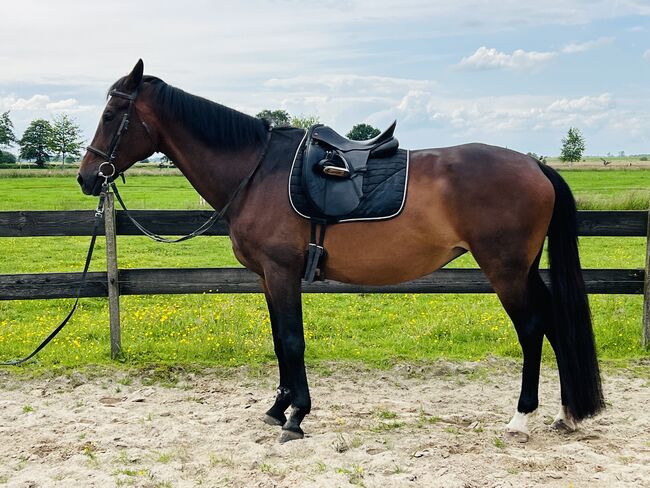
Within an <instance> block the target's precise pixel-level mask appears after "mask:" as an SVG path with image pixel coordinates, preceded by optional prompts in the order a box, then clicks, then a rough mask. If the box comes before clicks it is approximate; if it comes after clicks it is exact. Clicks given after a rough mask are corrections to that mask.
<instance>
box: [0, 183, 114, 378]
mask: <svg viewBox="0 0 650 488" xmlns="http://www.w3.org/2000/svg"><path fill="white" fill-rule="evenodd" d="M100 175H101V173H100ZM102 176H103V175H102ZM107 191H108V177H106V176H104V183H103V184H102V192H101V193H100V195H99V202H98V203H97V209H96V210H95V225H94V226H93V233H92V237H91V238H90V246H89V247H88V253H87V254H86V264H84V270H83V273H82V274H81V282H80V283H79V288H77V293H76V299H75V301H74V305H72V308H71V309H70V311H69V312H68V315H66V317H65V318H64V319H63V322H61V323H60V324H59V326H58V327H57V328H56V329H54V330H53V331H52V332H51V333H50V335H48V336H47V337H46V338H45V340H44V341H43V342H41V344H40V345H39V346H38V347H37V348H36V349H34V351H33V352H32V353H31V354H30V355H29V356H26V357H24V358H22V359H13V360H11V361H4V362H0V366H18V365H19V364H22V363H24V362H25V361H29V360H30V359H31V358H33V357H34V356H36V355H37V354H38V353H39V352H40V351H41V349H43V348H44V347H45V346H47V345H48V344H49V343H50V341H52V339H54V338H55V337H56V335H57V334H58V333H59V332H61V330H62V329H63V327H65V325H66V324H67V323H68V321H69V320H70V319H71V318H72V314H74V312H75V310H76V309H77V305H78V304H79V298H81V290H83V287H84V285H85V284H86V277H87V275H88V268H90V261H91V260H92V257H93V250H94V249H95V242H96V241H97V234H98V233H99V224H100V222H101V221H102V220H103V217H104V202H105V201H106V193H107Z"/></svg>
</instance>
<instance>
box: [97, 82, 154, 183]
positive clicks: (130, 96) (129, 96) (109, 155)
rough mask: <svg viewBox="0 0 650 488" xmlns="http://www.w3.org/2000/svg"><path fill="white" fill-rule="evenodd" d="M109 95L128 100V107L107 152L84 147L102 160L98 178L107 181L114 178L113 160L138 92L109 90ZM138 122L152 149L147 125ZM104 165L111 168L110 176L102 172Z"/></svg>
mask: <svg viewBox="0 0 650 488" xmlns="http://www.w3.org/2000/svg"><path fill="white" fill-rule="evenodd" d="M109 95H110V96H111V97H119V98H124V99H125V100H128V101H129V106H128V108H127V109H126V112H125V113H124V115H122V121H121V122H120V126H119V127H118V129H117V132H116V133H115V134H114V135H113V139H111V143H110V145H109V146H108V150H107V151H106V152H104V151H102V150H101V149H97V148H96V147H93V146H88V147H86V150H87V151H88V152H91V153H93V154H96V155H97V156H99V157H100V158H103V159H104V162H103V163H102V164H100V165H99V176H100V177H102V178H107V179H108V178H113V177H114V176H115V173H116V169H115V165H114V163H115V158H116V157H117V150H118V149H119V147H120V141H121V139H122V135H123V134H124V133H125V132H126V131H127V130H129V120H130V118H131V113H132V112H133V107H134V103H135V99H136V97H137V96H138V90H137V89H136V90H135V91H134V92H133V93H124V92H121V91H119V90H111V91H110V92H109ZM140 122H141V123H142V126H143V127H144V129H145V130H146V131H147V135H148V136H149V139H150V140H151V144H152V147H153V145H154V142H153V137H152V136H151V132H150V131H149V127H147V124H145V123H144V121H142V120H141V121H140ZM104 165H107V166H108V167H109V168H112V173H111V174H106V173H104V172H103V170H102V167H103V166H104ZM109 170H110V169H109Z"/></svg>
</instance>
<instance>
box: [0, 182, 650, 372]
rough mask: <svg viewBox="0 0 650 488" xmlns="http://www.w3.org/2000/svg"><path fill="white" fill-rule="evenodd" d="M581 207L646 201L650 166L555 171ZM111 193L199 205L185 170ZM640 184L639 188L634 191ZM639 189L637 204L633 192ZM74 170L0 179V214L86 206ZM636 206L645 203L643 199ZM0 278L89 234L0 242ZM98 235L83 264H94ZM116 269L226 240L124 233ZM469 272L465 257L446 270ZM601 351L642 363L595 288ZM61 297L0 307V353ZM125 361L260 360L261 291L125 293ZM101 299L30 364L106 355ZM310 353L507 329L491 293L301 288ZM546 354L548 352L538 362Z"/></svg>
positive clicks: (437, 345)
mask: <svg viewBox="0 0 650 488" xmlns="http://www.w3.org/2000/svg"><path fill="white" fill-rule="evenodd" d="M562 174H563V175H564V176H565V178H566V179H567V181H568V182H569V184H570V185H571V186H572V188H573V189H574V191H575V193H576V195H577V196H578V198H579V199H580V201H581V202H583V203H584V202H590V203H589V204H588V205H585V206H586V207H587V208H608V207H613V208H620V207H618V205H620V204H621V203H625V202H628V203H629V202H633V203H634V205H638V206H639V207H636V206H633V207H632V208H647V195H646V196H645V201H644V200H643V194H644V193H647V190H648V188H650V171H648V170H635V171H624V170H616V171H564V172H563V173H562ZM121 188H122V190H121V192H122V193H123V195H124V198H125V199H126V201H127V203H128V204H129V205H130V207H132V208H180V209H189V208H199V207H198V196H197V195H196V193H195V192H194V190H192V189H191V188H190V186H189V184H188V183H187V182H186V180H185V179H184V178H182V177H178V176H134V177H132V178H130V179H129V180H128V182H127V185H126V186H124V185H122V186H121ZM644 190H645V191H644ZM637 195H638V198H637ZM95 204H96V199H94V198H89V197H85V196H83V195H82V194H81V193H80V191H79V189H78V186H77V184H76V182H75V181H74V178H73V177H67V178H56V177H41V178H0V210H28V209H30V210H51V209H57V210H69V209H91V208H94V206H95ZM644 204H645V207H643V205H644ZM0 245H1V246H2V253H1V257H0V273H23V272H46V271H78V270H80V267H81V265H82V259H83V255H84V253H85V250H86V248H87V245H88V238H59V237H57V238H21V239H13V238H3V239H0ZM644 246H645V240H644V239H643V238H624V239H619V238H604V237H603V238H584V239H582V240H581V252H582V261H583V266H584V267H592V268H595V267H605V268H606V267H612V268H614V267H622V268H641V267H643V261H644V249H645V247H644ZM103 251H104V243H103V241H102V240H100V242H99V243H98V247H97V254H96V256H95V258H94V260H93V265H92V269H95V270H101V269H104V268H105V264H104V255H103ZM118 254H119V263H120V267H123V268H129V267H201V266H214V267H216V266H236V265H238V263H237V262H236V260H235V259H234V256H233V255H232V252H231V251H230V244H229V240H228V239H227V238H221V237H203V238H198V239H196V240H193V241H189V242H186V243H182V244H176V245H165V244H158V243H154V242H151V241H149V240H147V239H145V238H143V237H121V238H120V239H119V241H118ZM451 265H452V266H458V267H473V266H475V263H474V262H473V260H472V258H471V256H463V257H462V258H460V259H459V260H457V261H455V262H454V263H452V264H451ZM591 302H592V311H593V316H594V324H595V328H596V336H597V341H598V346H599V349H600V353H601V356H602V357H603V358H609V359H624V358H639V357H648V356H649V354H648V352H647V351H644V350H643V349H642V348H641V347H640V344H639V338H640V328H641V307H642V299H641V297H640V296H604V295H600V296H592V297H591ZM70 304H71V300H49V301H45V300H33V301H13V302H0V359H1V358H10V357H15V356H19V355H21V354H25V353H27V352H29V350H31V348H32V347H33V346H35V345H36V344H37V343H38V342H39V340H40V339H41V338H42V337H43V336H45V335H46V334H47V333H48V332H49V330H50V329H51V328H52V327H53V326H54V325H55V324H56V323H58V321H59V320H60V319H61V318H62V317H63V316H64V315H65V313H67V309H68V307H69V306H70ZM121 305H122V323H123V345H124V349H125V350H124V353H125V354H124V358H123V359H124V362H125V363H126V364H129V365H141V364H146V363H152V362H155V363H163V364H175V363H181V364H218V365H239V364H250V363H266V362H268V361H271V360H272V359H273V358H274V356H273V348H272V341H271V334H270V327H269V321H268V317H267V312H266V305H265V303H264V300H263V298H262V296H261V295H176V296H164V297H161V296H148V297H123V298H122V304H121ZM107 317H108V315H107V307H106V300H104V299H85V300H83V301H82V305H81V307H80V309H79V311H78V312H77V315H76V316H75V317H74V319H73V320H72V322H71V323H70V324H69V325H68V327H67V328H66V329H65V330H64V331H63V332H62V333H61V335H60V336H59V338H57V339H55V341H54V344H53V345H51V346H49V347H48V348H46V349H45V350H44V351H43V352H42V353H41V354H40V355H39V358H38V360H37V362H36V364H35V365H34V366H32V367H31V369H32V370H33V369H34V368H36V369H38V368H39V366H42V367H45V368H49V367H51V366H53V365H62V366H76V365H82V364H88V363H100V364H101V363H104V364H106V363H109V362H110V359H109V356H108V351H109V345H108V344H109V342H108V321H107ZM304 317H305V330H306V336H307V359H308V361H310V362H312V363H313V362H315V361H320V360H329V359H335V360H338V359H345V360H348V359H352V360H354V359H359V360H363V361H367V362H370V363H373V364H378V365H382V364H383V365H386V364H390V363H392V362H393V361H395V360H400V359H409V360H420V359H431V358H438V357H447V358H458V359H472V360H473V359H480V358H484V357H486V356H489V355H496V356H506V357H517V356H519V355H520V349H519V345H518V343H517V340H516V336H515V333H514V330H513V328H512V325H511V324H510V322H509V320H508V318H507V316H506V315H505V313H504V312H503V310H502V308H501V306H500V304H499V303H498V300H497V298H496V297H495V296H493V295H323V296H314V295H306V296H305V297H304ZM551 357H552V354H551V353H550V351H549V350H548V348H546V350H545V359H546V360H549V359H550V358H551Z"/></svg>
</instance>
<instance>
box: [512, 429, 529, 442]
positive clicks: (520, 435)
mask: <svg viewBox="0 0 650 488" xmlns="http://www.w3.org/2000/svg"><path fill="white" fill-rule="evenodd" d="M506 435H507V436H508V438H509V439H512V440H513V441H517V442H521V443H522V444H523V443H524V442H528V439H530V434H528V433H527V432H522V431H520V430H510V429H506Z"/></svg>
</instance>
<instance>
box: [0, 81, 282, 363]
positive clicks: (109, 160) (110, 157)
mask: <svg viewBox="0 0 650 488" xmlns="http://www.w3.org/2000/svg"><path fill="white" fill-rule="evenodd" d="M137 94H138V91H137V90H136V91H134V92H133V93H131V94H128V93H124V92H120V91H118V90H112V91H111V92H110V95H111V96H117V97H121V98H125V99H127V100H129V107H128V108H127V111H126V112H125V113H124V115H123V116H122V121H121V122H120V126H119V128H118V130H117V132H116V133H115V135H114V136H113V139H112V140H111V144H110V145H109V147H108V152H104V151H102V150H100V149H97V148H95V147H92V146H88V147H87V148H86V149H87V150H88V151H89V152H91V153H93V154H96V155H97V156H99V157H101V158H103V159H104V162H103V163H101V164H100V165H99V172H98V176H99V177H101V178H104V182H103V183H102V189H101V193H100V194H99V202H98V203H97V209H96V210H95V222H94V226H93V232H92V237H91V238H90V246H89V248H88V252H87V254H86V262H85V264H84V269H83V273H82V275H81V282H80V283H79V288H77V293H76V297H75V302H74V304H73V305H72V308H71V309H70V312H68V315H66V317H65V318H64V319H63V321H62V322H61V323H60V324H59V325H58V326H57V327H56V329H54V330H53V331H52V332H51V333H50V335H48V336H47V337H46V338H45V340H43V342H41V344H40V345H39V346H38V347H37V348H36V349H34V351H33V352H32V353H31V354H29V355H28V356H26V357H24V358H22V359H14V360H11V361H4V362H0V366H18V365H20V364H23V363H24V362H26V361H29V360H30V359H31V358H33V357H34V356H36V354H38V353H39V352H40V351H41V350H42V349H43V348H44V347H45V346H47V345H48V344H49V343H50V342H51V341H52V339H54V337H56V335H57V334H58V333H59V332H61V330H62V329H63V327H65V326H66V324H67V323H68V322H69V320H70V319H71V318H72V315H73V314H74V312H75V311H76V309H77V305H78V304H79V299H80V298H81V291H82V290H83V288H84V286H85V285H86V277H87V275H88V268H90V262H91V260H92V256H93V250H94V249H95V242H96V241H97V235H98V233H99V227H100V225H99V224H100V222H101V221H102V219H103V216H104V202H105V201H106V194H107V193H108V191H109V184H110V187H111V188H112V189H113V192H114V193H115V197H116V198H117V201H118V202H120V206H121V207H122V209H124V213H125V214H126V216H127V217H128V218H129V220H130V221H131V222H133V225H135V226H136V227H137V228H138V229H139V230H140V231H141V232H142V233H143V234H144V235H146V236H147V237H149V238H150V239H153V240H154V241H157V242H164V243H174V242H182V241H187V240H189V239H192V238H194V237H197V236H200V235H201V234H204V233H205V232H207V231H208V230H209V229H210V228H211V227H213V226H214V225H215V224H216V223H217V222H218V221H219V220H220V219H221V218H222V217H223V216H224V215H225V214H226V212H227V211H228V209H229V208H230V206H231V205H232V203H233V202H234V201H235V199H236V198H237V196H238V195H239V194H240V193H241V191H242V190H244V189H245V188H246V187H247V186H248V184H249V183H250V181H251V180H252V179H253V177H254V176H255V174H256V173H257V170H258V169H259V168H260V166H261V165H262V162H263V161H264V158H265V156H266V153H267V151H268V148H269V146H270V141H271V135H270V134H271V133H270V132H269V136H268V137H267V140H266V144H265V145H264V149H263V150H262V153H261V154H260V157H259V159H258V160H257V163H256V164H255V166H254V167H253V169H252V170H251V172H250V173H249V174H248V175H247V176H246V177H245V178H244V179H243V180H242V181H241V182H240V183H239V185H238V186H237V188H236V189H235V191H234V192H233V193H232V194H231V195H230V197H229V198H228V201H227V202H226V204H225V205H224V206H223V208H222V209H221V210H220V211H218V212H217V211H215V212H214V213H213V214H212V215H211V216H210V218H209V219H208V220H206V221H205V222H204V223H203V224H201V225H200V226H199V227H198V228H197V229H195V230H194V231H193V232H191V233H189V234H188V235H186V236H183V237H179V238H178V239H169V238H166V237H163V236H160V235H158V234H156V233H154V232H151V231H149V230H148V229H146V228H145V227H144V226H143V225H142V224H140V223H139V222H138V221H137V220H135V218H133V216H132V215H131V214H130V212H129V210H128V209H127V208H126V205H125V203H124V200H122V196H121V195H120V193H119V191H118V190H117V185H116V184H115V181H114V179H115V177H116V176H117V175H116V172H117V170H116V168H115V164H114V161H115V158H116V157H117V150H118V148H119V145H120V141H121V139H122V135H123V134H124V132H126V131H127V130H128V128H129V119H130V117H131V113H132V111H133V104H134V102H135V99H136V96H137ZM141 123H142V125H143V127H144V128H145V130H146V131H147V134H148V135H149V138H150V139H151V142H152V144H153V137H152V136H151V132H150V131H149V128H148V127H147V125H146V124H145V123H144V121H141ZM104 166H107V167H108V169H110V170H112V172H111V174H106V173H104V170H103V169H102V168H103V167H104ZM120 175H121V176H122V178H124V174H123V173H120Z"/></svg>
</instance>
